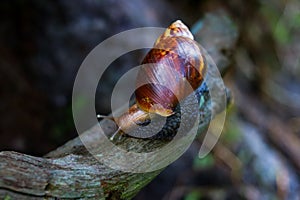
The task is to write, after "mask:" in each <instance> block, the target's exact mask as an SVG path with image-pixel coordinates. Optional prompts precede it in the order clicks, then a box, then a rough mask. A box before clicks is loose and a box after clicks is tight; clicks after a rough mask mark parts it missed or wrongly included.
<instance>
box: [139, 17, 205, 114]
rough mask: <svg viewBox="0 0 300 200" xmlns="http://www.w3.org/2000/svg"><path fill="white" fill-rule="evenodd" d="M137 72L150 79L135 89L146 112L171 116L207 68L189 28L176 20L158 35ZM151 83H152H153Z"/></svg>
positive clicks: (143, 78) (196, 86)
mask: <svg viewBox="0 0 300 200" xmlns="http://www.w3.org/2000/svg"><path fill="white" fill-rule="evenodd" d="M142 64H148V65H143V66H142V67H141V70H140V71H139V73H138V76H137V85H138V84H139V82H143V81H147V82H149V84H145V85H143V86H141V87H139V88H138V89H137V90H136V91H135V96H136V103H137V105H138V107H139V108H140V109H142V110H144V111H146V112H149V113H155V114H159V115H161V116H170V115H172V114H173V113H174V112H173V110H174V109H175V107H176V105H177V104H178V102H179V101H180V100H182V99H184V98H185V97H187V96H188V95H189V94H191V93H192V92H193V91H194V90H195V89H196V88H198V87H199V86H200V85H201V83H202V81H203V76H204V73H205V70H206V65H205V59H204V57H203V55H202V52H201V50H200V48H199V46H198V44H197V43H196V42H195V41H194V37H193V35H192V33H191V32H190V31H189V29H188V28H187V27H186V26H185V25H184V24H183V23H182V22H181V21H180V20H177V21H176V22H174V23H173V24H171V25H170V26H169V27H168V28H167V29H166V31H165V32H164V33H163V34H162V35H161V36H160V37H159V38H158V39H157V41H156V42H155V44H154V47H153V49H151V50H150V52H149V53H148V54H147V55H146V57H145V58H144V60H143V62H142ZM150 83H151V84H150Z"/></svg>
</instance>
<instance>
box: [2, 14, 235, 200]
mask: <svg viewBox="0 0 300 200" xmlns="http://www.w3.org/2000/svg"><path fill="white" fill-rule="evenodd" d="M217 18H218V19H219V20H217ZM211 19H213V20H211ZM220 21H221V22H220ZM216 22H217V24H216ZM229 22H230V20H229V19H228V18H227V17H226V16H225V15H224V14H223V13H215V14H210V15H207V16H206V17H205V18H204V20H203V21H202V22H201V23H203V26H204V27H205V29H200V30H198V31H197V33H196V34H197V37H199V38H201V30H205V31H204V32H203V33H202V34H205V37H204V35H203V38H205V39H206V43H205V44H206V45H205V46H206V47H209V52H210V53H212V54H213V55H214V56H213V59H215V60H218V59H219V58H220V57H222V58H223V59H222V60H218V62H222V63H224V59H225V58H224V56H225V55H223V53H222V52H221V51H220V49H222V50H223V51H224V49H226V50H229V51H231V50H232V49H233V46H234V41H235V40H236V37H237V33H236V29H235V28H234V27H232V24H228V23H229ZM214 25H216V26H218V29H217V30H216V28H215V27H214ZM221 25H222V26H223V27H221ZM213 27H214V28H213ZM209 30H211V33H212V34H208V35H212V36H214V37H215V36H217V37H219V38H218V39H219V41H224V43H218V44H215V42H214V41H215V38H214V37H209V36H208V35H207V32H209ZM222 32H223V33H226V34H222ZM230 36H231V37H230ZM214 45H215V47H213V46H214ZM225 57H226V59H227V58H228V55H226V56H225ZM222 63H221V64H220V63H217V64H220V65H222V67H223V66H224V64H222ZM227 63H229V62H227ZM226 65H227V64H226ZM204 106H208V104H207V105H206V104H204ZM204 110H205V109H204ZM201 120H202V121H201V123H200V126H202V127H205V126H206V125H207V124H208V123H209V120H210V113H209V112H204V113H203V116H201ZM101 127H102V128H103V131H104V132H105V134H107V135H110V134H112V133H113V132H114V131H115V129H116V127H115V125H114V124H113V122H111V121H109V120H103V121H102V122H101ZM97 131H98V130H97V128H96V127H93V128H91V129H90V130H88V131H87V132H86V133H85V134H86V135H88V137H86V140H87V141H86V142H91V144H93V143H95V144H93V145H96V146H97V148H98V150H99V152H101V150H103V151H104V150H105V148H106V147H105V146H101V145H99V144H97V142H99V141H101V137H103V135H102V136H101V135H100V136H99V134H98V133H97ZM200 132H203V128H202V129H200ZM117 143H118V145H119V146H121V147H122V148H124V149H127V150H129V149H130V150H131V151H135V152H141V151H142V152H143V151H151V150H153V149H155V148H157V147H158V146H161V145H164V144H166V141H162V140H144V139H136V138H130V137H123V138H121V140H119V141H117ZM173 151H176V149H173ZM170 153H172V152H170ZM161 170H163V169H160V170H156V171H153V172H147V173H130V172H122V171H120V170H115V169H111V168H110V167H108V166H106V165H104V164H102V163H101V162H99V161H98V160H97V159H95V157H94V156H92V155H91V154H90V153H89V151H87V149H86V148H85V146H84V145H83V143H82V138H81V139H80V138H79V137H78V138H75V139H73V140H71V141H69V142H67V143H66V144H65V145H63V146H62V147H59V148H58V149H56V150H54V151H52V152H50V153H48V154H47V155H46V156H45V157H41V158H39V157H33V156H30V155H25V154H21V153H17V152H12V151H3V152H0V199H55V198H59V199H89V198H90V199H131V198H132V197H134V196H135V195H136V193H137V192H139V191H140V189H141V188H143V187H144V186H145V185H146V184H147V183H149V182H150V181H151V180H152V179H153V178H154V177H156V176H157V175H158V174H159V173H160V172H161Z"/></svg>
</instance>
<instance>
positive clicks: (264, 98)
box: [0, 0, 300, 200]
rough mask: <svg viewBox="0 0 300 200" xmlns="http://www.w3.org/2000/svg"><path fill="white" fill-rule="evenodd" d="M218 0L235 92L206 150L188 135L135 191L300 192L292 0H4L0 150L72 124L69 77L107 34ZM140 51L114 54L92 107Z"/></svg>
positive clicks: (41, 146)
mask: <svg viewBox="0 0 300 200" xmlns="http://www.w3.org/2000/svg"><path fill="white" fill-rule="evenodd" d="M214 12H221V13H223V14H224V15H226V16H227V17H228V18H229V19H230V20H232V22H233V26H234V27H235V28H236V30H237V32H238V38H237V41H236V45H235V49H234V50H233V51H230V52H227V51H225V50H224V54H225V55H226V56H229V57H230V58H231V64H230V65H229V66H228V67H227V68H226V69H222V72H223V73H224V81H225V84H226V86H227V87H228V88H229V89H230V91H231V95H232V103H231V105H230V106H229V107H228V110H227V119H226V123H225V127H224V130H223V133H222V137H221V139H220V140H219V142H218V144H217V145H216V147H215V148H214V150H213V151H212V152H211V153H210V154H209V155H208V156H206V157H205V158H203V159H199V158H198V156H197V154H198V151H199V148H200V145H201V141H200V140H199V141H195V142H194V143H193V144H192V146H191V147H190V148H189V150H188V151H187V152H186V153H185V154H184V155H183V156H182V157H181V158H180V159H179V160H177V161H176V162H174V163H173V164H171V165H170V166H169V167H168V168H167V169H166V170H164V171H163V172H162V173H161V174H160V175H159V176H158V177H157V178H156V179H155V180H154V181H152V182H151V183H150V184H149V185H148V186H147V187H145V188H144V189H143V190H142V191H141V192H140V193H139V194H138V196H137V197H136V198H135V199H136V200H146V199H165V200H166V199H172V200H173V199H185V200H194V199H215V200H217V199H253V200H255V199H258V200H260V199H293V200H294V199H295V200H299V199H300V185H299V184H300V183H299V182H300V177H299V175H300V114H299V113H300V2H299V1H298V0H286V1H283V0H269V1H264V0H250V1H238V0H233V1H228V2H227V1H221V0H220V1H218V0H212V1H208V0H202V1H196V0H188V1H175V0H166V1H159V0H152V1H146V0H145V1H144V0H143V1H139V0H131V1H125V0H124V1H123V0H98V1H97V0H75V1H68V0H53V1H44V0H41V1H40V0H14V1H8V0H7V1H6V0H3V1H1V2H0V116H1V120H0V150H1V151H2V150H14V151H19V152H23V153H27V154H30V155H35V156H42V155H45V154H46V153H47V152H49V151H51V150H54V149H55V148H56V147H58V146H60V145H62V144H64V143H65V142H66V141H68V140H70V139H72V138H74V137H76V136H77V132H76V130H75V127H74V124H73V119H72V109H71V96H72V87H73V82H74V79H75V76H76V72H77V70H78V68H79V67H80V64H81V63H82V61H83V60H84V58H85V56H86V55H87V54H88V53H89V52H90V51H91V50H92V49H93V48H94V47H95V46H96V45H98V44H99V43H100V42H101V41H103V40H104V39H106V38H108V37H109V36H112V35H114V34H116V33H119V32H121V31H124V30H128V29H131V28H138V27H146V26H158V27H167V26H168V25H169V24H170V23H171V22H173V21H175V20H176V19H181V20H182V21H184V22H185V23H186V24H187V25H188V26H190V27H195V26H197V23H198V20H199V19H201V18H202V17H204V16H206V14H207V13H214ZM213 25H214V24H212V26H213ZM215 26H221V25H219V24H215ZM216 28H220V27H216ZM221 28H222V27H221ZM215 39H216V41H217V40H218V38H215ZM143 53H144V52H135V53H133V54H130V55H128V56H124V57H121V58H120V59H118V60H116V61H115V62H114V63H113V64H112V66H111V70H110V71H108V72H107V73H106V74H105V76H104V77H103V79H102V80H101V82H102V83H104V85H103V87H102V88H103V89H102V90H101V91H98V94H97V105H96V108H97V110H98V112H100V113H101V114H108V113H110V93H111V91H112V88H113V85H114V83H115V82H116V80H117V79H118V77H120V76H121V75H122V73H124V71H126V70H128V69H129V68H130V67H132V66H136V65H137V64H138V63H139V61H140V60H141V59H142V57H143V55H144V54H143Z"/></svg>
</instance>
